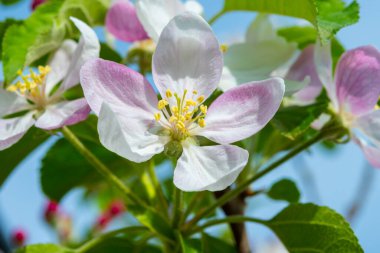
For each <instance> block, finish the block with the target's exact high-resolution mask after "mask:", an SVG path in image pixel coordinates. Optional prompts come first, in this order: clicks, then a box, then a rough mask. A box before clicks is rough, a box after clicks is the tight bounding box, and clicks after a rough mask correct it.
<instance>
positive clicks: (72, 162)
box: [41, 139, 143, 201]
mask: <svg viewBox="0 0 380 253" xmlns="http://www.w3.org/2000/svg"><path fill="white" fill-rule="evenodd" d="M83 143H84V145H85V146H86V147H87V148H89V149H90V150H91V151H92V152H93V154H94V155H95V156H96V157H98V158H99V159H100V160H101V161H103V162H104V163H105V164H107V166H108V167H109V168H111V169H112V170H113V172H114V173H115V174H116V175H118V176H120V177H122V178H128V177H137V176H138V175H140V174H141V171H143V170H142V169H141V166H140V165H138V164H134V163H132V162H130V161H128V160H126V159H124V158H122V157H120V156H118V155H116V154H114V153H112V152H110V151H109V150H107V149H105V148H104V147H103V146H101V145H96V144H94V143H93V142H91V143H90V142H87V141H84V142H83ZM101 182H103V181H102V177H101V176H100V175H99V174H98V172H97V171H96V170H95V169H94V168H93V167H92V166H91V165H90V164H89V163H88V162H87V161H86V160H85V159H84V158H83V157H82V156H81V155H80V154H79V153H78V152H76V150H75V149H74V148H73V147H72V146H71V145H70V144H69V143H68V142H67V141H66V140H65V139H60V140H58V141H57V142H56V143H55V144H54V145H53V146H52V147H51V148H50V150H49V151H48V152H47V153H46V155H45V157H44V158H43V160H42V167H41V185H42V190H43V192H44V193H45V194H46V195H47V196H48V197H49V198H51V199H54V200H57V201H59V200H60V199H61V198H62V197H63V196H64V195H65V194H66V193H67V192H69V191H70V190H71V189H73V188H75V187H79V186H87V187H90V188H91V187H92V186H94V187H96V186H97V185H98V184H99V183H101Z"/></svg>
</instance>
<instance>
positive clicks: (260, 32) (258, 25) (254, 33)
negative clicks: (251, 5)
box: [245, 14, 284, 43]
mask: <svg viewBox="0 0 380 253" xmlns="http://www.w3.org/2000/svg"><path fill="white" fill-rule="evenodd" d="M245 40H246V42H251V43H258V42H265V41H270V40H284V38H282V37H280V36H278V35H277V31H276V30H275V29H274V28H273V25H272V23H271V22H270V20H269V17H268V15H266V14H258V15H257V17H256V18H255V20H254V21H253V22H252V24H251V25H250V26H249V28H248V30H247V33H246V35H245Z"/></svg>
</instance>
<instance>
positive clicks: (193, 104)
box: [154, 89, 207, 141]
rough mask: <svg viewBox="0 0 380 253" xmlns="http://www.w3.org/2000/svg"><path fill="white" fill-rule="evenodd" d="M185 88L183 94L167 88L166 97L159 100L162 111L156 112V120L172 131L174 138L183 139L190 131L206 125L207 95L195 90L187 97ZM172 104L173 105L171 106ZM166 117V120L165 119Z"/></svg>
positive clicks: (159, 107) (158, 106)
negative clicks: (180, 94)
mask: <svg viewBox="0 0 380 253" xmlns="http://www.w3.org/2000/svg"><path fill="white" fill-rule="evenodd" d="M187 93H188V91H187V90H185V91H184V92H183V94H182V96H179V95H178V94H177V93H174V95H173V93H172V92H171V91H170V90H169V89H168V90H166V94H165V95H166V97H165V98H163V99H161V100H160V101H158V105H157V108H158V109H159V110H160V112H157V113H155V114H154V118H155V120H156V121H157V122H158V123H160V124H161V126H163V127H164V128H166V129H168V130H169V131H170V135H171V137H172V138H173V139H174V140H177V141H182V140H184V139H186V138H187V137H189V136H190V131H191V130H193V129H195V128H197V127H198V126H199V127H205V126H206V122H205V119H204V118H205V117H206V114H207V106H206V105H203V102H204V100H205V97H204V96H203V95H200V96H199V95H198V91H196V90H194V91H193V92H192V95H191V97H190V98H188V97H186V95H187ZM170 105H173V106H171V107H170ZM164 119H166V120H164Z"/></svg>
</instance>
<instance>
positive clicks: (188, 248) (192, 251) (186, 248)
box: [178, 233, 203, 253]
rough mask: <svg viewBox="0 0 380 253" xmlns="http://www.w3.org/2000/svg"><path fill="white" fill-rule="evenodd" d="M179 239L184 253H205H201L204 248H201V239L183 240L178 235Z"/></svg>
mask: <svg viewBox="0 0 380 253" xmlns="http://www.w3.org/2000/svg"><path fill="white" fill-rule="evenodd" d="M178 237H179V241H180V246H181V252H182V253H198V252H203V251H201V249H202V247H201V242H200V240H199V239H192V238H190V239H188V238H183V237H182V235H181V234H180V233H178Z"/></svg>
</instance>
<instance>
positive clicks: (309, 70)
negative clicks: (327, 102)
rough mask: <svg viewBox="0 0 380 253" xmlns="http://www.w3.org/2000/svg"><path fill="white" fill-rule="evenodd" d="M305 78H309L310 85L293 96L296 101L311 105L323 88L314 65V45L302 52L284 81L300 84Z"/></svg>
mask: <svg viewBox="0 0 380 253" xmlns="http://www.w3.org/2000/svg"><path fill="white" fill-rule="evenodd" d="M307 77H309V78H310V83H309V84H308V85H307V86H306V87H305V88H303V89H301V90H300V91H298V92H297V93H295V94H294V95H293V96H294V98H295V99H297V100H298V101H301V102H304V103H312V102H314V101H315V99H316V98H317V97H318V96H319V94H320V93H321V91H322V86H323V85H322V83H321V81H320V80H319V77H318V74H317V69H316V66H315V64H314V45H310V46H308V47H306V48H305V49H304V50H303V51H302V53H301V54H300V55H299V57H298V59H297V60H296V62H295V63H294V64H293V65H292V66H291V68H290V70H289V72H288V73H287V75H286V77H285V79H289V80H293V81H299V82H302V81H303V80H305V78H307Z"/></svg>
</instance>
